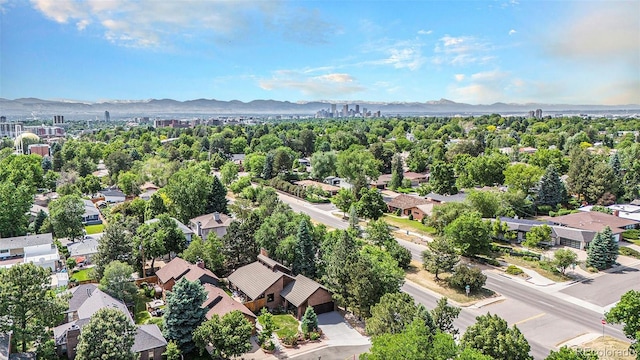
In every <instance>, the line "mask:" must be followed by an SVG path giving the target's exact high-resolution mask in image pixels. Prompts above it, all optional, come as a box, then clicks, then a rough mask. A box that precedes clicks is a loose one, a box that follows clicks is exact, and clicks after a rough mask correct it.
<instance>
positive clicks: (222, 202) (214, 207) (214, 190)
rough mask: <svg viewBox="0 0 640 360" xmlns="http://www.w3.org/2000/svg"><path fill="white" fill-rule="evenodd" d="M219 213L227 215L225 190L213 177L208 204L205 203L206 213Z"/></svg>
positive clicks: (218, 180) (218, 179)
mask: <svg viewBox="0 0 640 360" xmlns="http://www.w3.org/2000/svg"><path fill="white" fill-rule="evenodd" d="M214 212H219V213H223V214H227V213H228V210H227V189H226V188H225V187H224V185H222V182H221V181H220V178H218V177H217V176H214V177H213V182H212V185H211V194H210V195H209V202H208V203H207V213H208V214H210V213H214Z"/></svg>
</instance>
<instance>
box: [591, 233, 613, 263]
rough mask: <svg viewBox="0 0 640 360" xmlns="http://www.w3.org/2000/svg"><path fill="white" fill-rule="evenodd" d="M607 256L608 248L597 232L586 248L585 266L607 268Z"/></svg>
mask: <svg viewBox="0 0 640 360" xmlns="http://www.w3.org/2000/svg"><path fill="white" fill-rule="evenodd" d="M608 257H609V249H608V248H607V245H606V244H605V240H603V239H602V235H601V234H600V233H597V234H596V236H595V237H594V238H593V240H592V241H591V243H589V248H588V249H587V266H590V267H594V268H596V269H598V270H604V269H606V268H607V259H608Z"/></svg>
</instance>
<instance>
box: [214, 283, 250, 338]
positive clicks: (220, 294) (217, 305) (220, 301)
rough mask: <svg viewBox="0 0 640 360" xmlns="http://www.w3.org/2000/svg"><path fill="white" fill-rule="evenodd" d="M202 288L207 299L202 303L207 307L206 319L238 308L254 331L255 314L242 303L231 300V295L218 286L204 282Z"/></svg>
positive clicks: (221, 315)
mask: <svg viewBox="0 0 640 360" xmlns="http://www.w3.org/2000/svg"><path fill="white" fill-rule="evenodd" d="M204 290H205V291H206V293H207V299H206V300H205V301H204V302H203V303H202V307H203V308H206V309H207V314H206V318H207V320H211V318H212V317H213V315H214V314H217V315H218V316H220V317H223V316H224V315H226V314H228V313H230V312H232V311H234V310H238V311H240V312H241V313H242V315H244V317H245V318H246V319H247V321H249V322H250V323H251V325H252V326H253V329H254V331H255V326H256V318H257V316H256V314H254V313H253V312H251V310H249V309H248V308H247V307H246V306H244V305H242V303H240V302H238V301H235V300H233V299H232V298H231V296H229V295H228V294H227V293H226V292H224V290H222V289H221V288H219V287H216V286H213V285H211V284H204Z"/></svg>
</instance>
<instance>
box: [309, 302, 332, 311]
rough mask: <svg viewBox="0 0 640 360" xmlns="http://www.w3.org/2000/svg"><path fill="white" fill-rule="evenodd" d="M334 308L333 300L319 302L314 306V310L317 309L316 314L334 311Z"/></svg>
mask: <svg viewBox="0 0 640 360" xmlns="http://www.w3.org/2000/svg"><path fill="white" fill-rule="evenodd" d="M333 309H334V306H333V301H329V302H326V303H324V304H318V305H314V306H313V311H315V312H316V314H324V313H328V312H331V311H333Z"/></svg>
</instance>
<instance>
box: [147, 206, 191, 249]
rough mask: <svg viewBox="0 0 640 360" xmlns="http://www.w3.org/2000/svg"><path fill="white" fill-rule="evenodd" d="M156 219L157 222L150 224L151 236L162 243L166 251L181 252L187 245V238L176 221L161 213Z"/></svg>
mask: <svg viewBox="0 0 640 360" xmlns="http://www.w3.org/2000/svg"><path fill="white" fill-rule="evenodd" d="M157 219H158V221H157V222H155V223H152V224H151V228H152V229H153V236H155V237H156V238H157V239H158V242H161V243H162V244H163V246H164V248H165V250H166V251H167V252H169V253H171V252H173V253H176V254H178V253H181V252H182V251H183V250H184V249H185V248H186V246H187V239H186V237H185V235H184V233H183V232H182V230H180V228H179V227H178V223H176V221H175V220H174V219H172V218H171V217H169V215H167V214H161V215H160V216H158V218H157Z"/></svg>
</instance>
